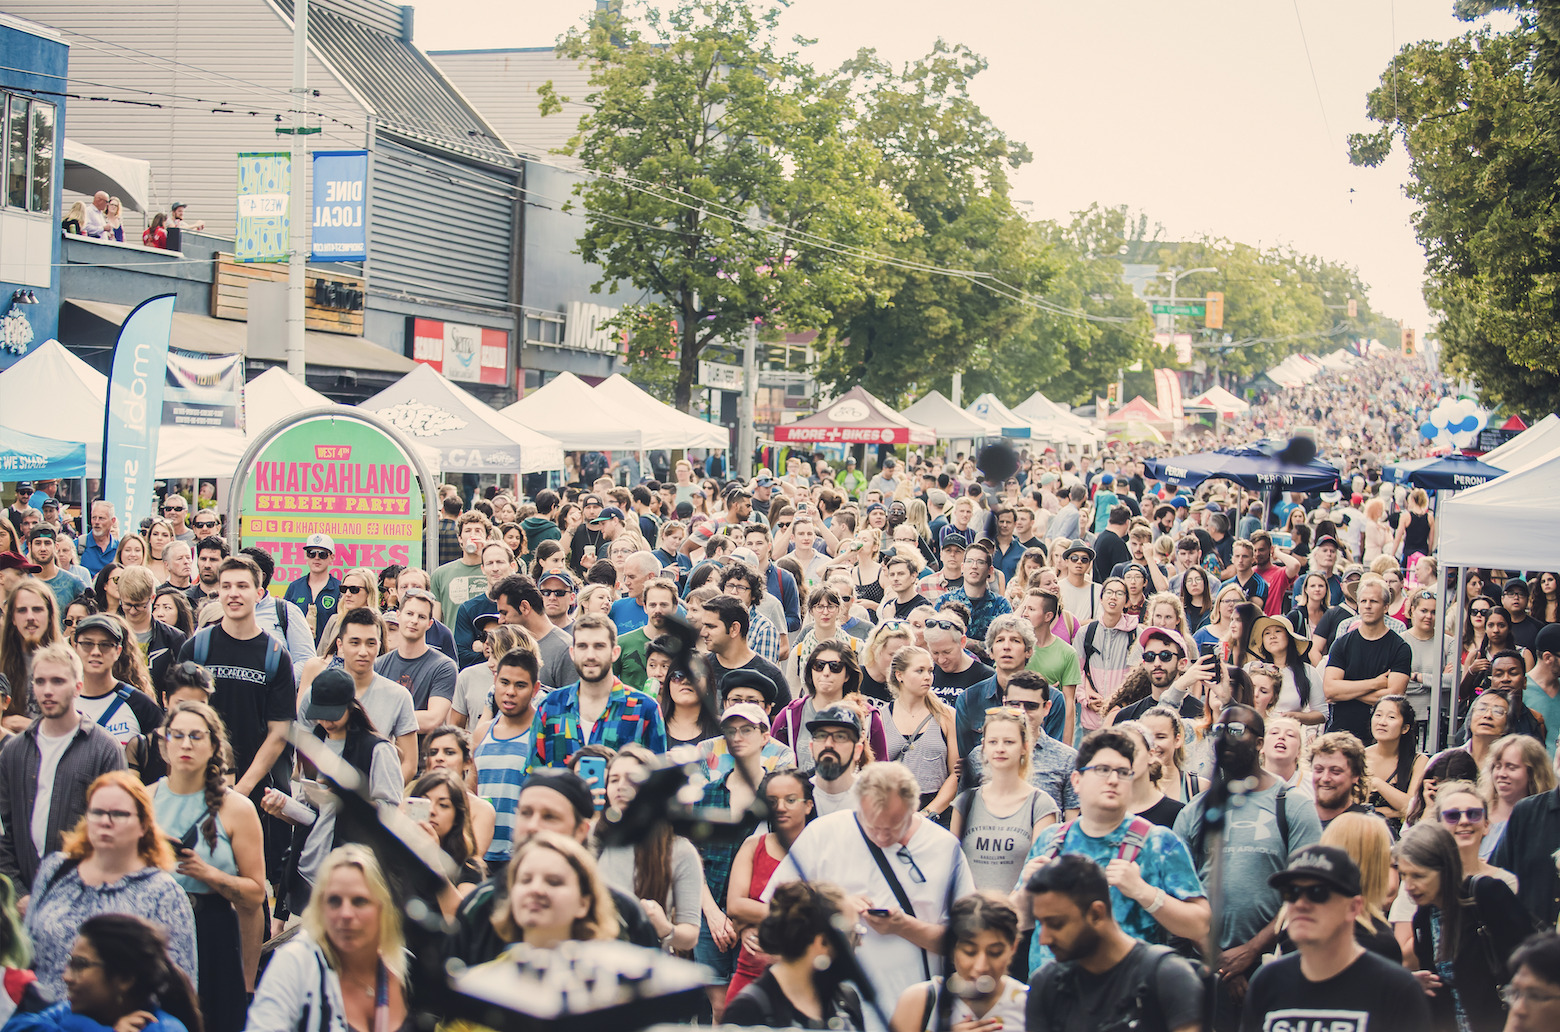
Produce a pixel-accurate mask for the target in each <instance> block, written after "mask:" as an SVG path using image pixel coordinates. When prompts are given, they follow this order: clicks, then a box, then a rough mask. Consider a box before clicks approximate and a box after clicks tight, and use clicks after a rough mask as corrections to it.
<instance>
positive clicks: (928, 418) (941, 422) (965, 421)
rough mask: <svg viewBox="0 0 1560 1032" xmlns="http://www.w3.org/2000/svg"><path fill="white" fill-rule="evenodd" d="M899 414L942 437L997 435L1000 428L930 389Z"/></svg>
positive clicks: (955, 438)
mask: <svg viewBox="0 0 1560 1032" xmlns="http://www.w3.org/2000/svg"><path fill="white" fill-rule="evenodd" d="M900 415H902V416H904V417H905V418H906V419H908V420H911V421H912V422H916V423H920V424H921V425H922V426H929V427H931V428H932V429H933V430H934V431H935V432H936V433H937V436H938V437H939V438H941V439H942V440H945V441H962V440H972V441H973V440H976V439H977V438H981V437H1000V436H1002V428H1001V427H999V426H995V425H993V424H991V423H988V422H987V421H986V420H984V419H981V418H979V417H978V416H974V415H971V414H970V413H968V412H966V411H964V410H963V409H961V408H959V406H957V405H955V404H954V403H953V402H951V401H949V400H948V399H947V398H946V397H944V396H943V393H942V392H941V391H932V392H930V393H928V394H927V395H926V396H925V397H923V398H921V399H920V400H919V401H917V402H916V403H915V404H914V405H911V406H910V407H909V408H907V409H905V410H904V411H903V412H901V413H900Z"/></svg>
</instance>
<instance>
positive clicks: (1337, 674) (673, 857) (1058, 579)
mask: <svg viewBox="0 0 1560 1032" xmlns="http://www.w3.org/2000/svg"><path fill="white" fill-rule="evenodd" d="M1439 390H1440V384H1439V383H1438V382H1436V381H1435V380H1434V379H1433V378H1432V377H1430V376H1428V375H1427V374H1425V373H1424V372H1423V370H1422V368H1419V367H1415V366H1412V365H1410V364H1409V363H1407V362H1405V361H1399V360H1397V359H1392V358H1377V359H1373V360H1372V361H1370V362H1369V363H1366V364H1361V365H1358V366H1356V367H1354V368H1351V369H1347V370H1343V371H1335V372H1329V373H1326V374H1324V375H1323V376H1321V377H1319V378H1318V379H1317V380H1315V381H1313V382H1312V383H1311V384H1310V385H1307V386H1305V387H1302V388H1299V389H1295V390H1290V391H1284V392H1281V393H1278V394H1275V395H1272V396H1268V397H1266V398H1263V399H1261V400H1260V403H1259V404H1257V405H1255V406H1254V407H1253V408H1252V410H1251V411H1250V412H1249V413H1247V414H1245V415H1244V416H1242V417H1239V418H1237V419H1236V420H1235V421H1233V423H1231V424H1228V425H1224V426H1222V427H1221V428H1220V429H1219V430H1218V431H1217V432H1216V435H1215V437H1214V438H1213V440H1215V441H1224V442H1228V443H1247V442H1250V441H1252V440H1255V439H1257V438H1261V437H1272V438H1278V439H1287V438H1288V437H1290V436H1293V435H1295V434H1304V433H1311V434H1313V435H1314V436H1316V437H1317V438H1318V439H1319V440H1320V441H1321V442H1322V453H1323V456H1324V457H1325V458H1326V459H1327V460H1329V461H1331V462H1333V463H1335V464H1336V465H1338V466H1339V468H1340V470H1341V471H1342V474H1343V475H1342V477H1341V480H1340V482H1339V483H1338V485H1337V486H1336V488H1335V489H1334V490H1331V491H1326V492H1317V493H1312V494H1303V493H1302V494H1292V495H1290V494H1286V495H1282V496H1278V497H1276V498H1270V497H1267V496H1265V495H1259V494H1255V493H1250V492H1247V491H1244V490H1241V489H1240V488H1238V487H1236V486H1235V485H1233V484H1231V483H1228V482H1224V481H1208V482H1207V483H1205V484H1203V485H1202V486H1201V487H1200V488H1199V489H1198V490H1195V491H1184V490H1177V489H1176V488H1175V487H1173V486H1171V485H1168V484H1164V483H1160V482H1156V481H1155V480H1153V479H1152V478H1151V477H1148V476H1145V473H1144V466H1143V461H1142V460H1143V459H1145V458H1147V457H1149V456H1150V454H1152V453H1151V452H1150V451H1148V450H1145V447H1144V446H1136V445H1134V446H1110V447H1107V448H1105V449H1104V450H1103V451H1102V452H1101V453H1100V454H1096V455H1087V456H1085V455H1060V454H1057V453H1056V452H1054V451H1052V450H1051V449H1049V448H1044V447H1042V446H1040V445H1038V444H1037V445H1035V446H1034V447H1032V448H1030V447H1023V443H1022V442H1020V447H1019V448H1018V449H1017V450H1016V451H1015V450H1011V449H1009V450H1004V449H1002V448H995V449H982V450H980V451H979V452H977V453H974V454H963V453H959V452H953V453H950V454H938V455H935V456H934V455H933V454H931V450H930V449H926V450H922V451H911V452H910V454H908V455H907V454H904V453H903V451H901V453H899V454H895V453H894V452H893V451H892V450H891V449H884V450H882V451H881V452H877V453H869V454H865V455H864V454H861V453H859V452H858V453H857V454H847V455H845V456H844V457H842V458H830V457H827V456H825V455H823V454H821V453H819V454H814V453H801V452H791V453H784V452H773V453H769V456H768V458H769V461H770V462H771V466H766V467H765V468H761V469H759V470H758V471H757V473H756V475H754V476H752V477H750V478H745V479H726V478H723V477H719V476H715V475H711V471H712V470H713V464H712V466H711V469H710V470H707V469H705V468H704V467H700V466H696V465H695V464H694V463H693V462H691V461H689V460H687V459H681V460H678V461H676V462H675V464H673V465H672V467H671V468H670V469H668V470H667V474H668V476H667V479H666V480H665V481H664V482H663V481H659V480H655V479H652V478H650V477H645V478H642V479H640V480H639V481H638V482H634V483H621V482H619V481H620V479H626V478H620V477H618V476H615V475H614V473H615V472H617V471H616V470H615V468H609V469H607V470H605V471H603V472H602V475H601V476H599V477H597V478H596V479H594V480H593V481H590V482H583V483H571V484H568V485H566V486H563V487H562V488H559V489H542V490H538V491H537V492H536V493H535V495H534V496H533V497H519V496H516V495H514V494H509V493H505V492H503V491H499V490H496V489H494V490H488V491H485V492H482V493H481V494H480V497H475V498H471V497H463V496H462V493H461V492H460V491H459V490H458V489H457V488H456V487H455V486H454V485H446V486H445V487H444V488H443V489H442V491H441V497H440V498H439V499H438V514H437V518H438V521H439V526H438V555H436V556H429V557H428V559H427V562H426V564H425V565H426V567H427V569H423V568H420V567H406V568H401V567H389V568H386V569H383V570H371V569H366V568H363V567H347V566H344V565H342V564H341V563H340V562H338V561H337V558H336V557H337V548H336V544H335V542H334V541H332V540H331V538H330V537H329V536H328V535H325V534H316V535H314V536H312V537H310V538H309V540H308V541H307V543H306V545H305V548H304V552H303V558H304V559H305V560H306V564H307V572H306V574H305V575H304V576H301V577H299V578H298V579H297V580H294V581H292V582H291V583H288V584H285V585H284V584H273V583H272V575H273V573H274V572H275V566H276V560H277V557H275V556H272V555H270V554H268V553H267V552H266V551H264V550H262V549H257V548H242V549H238V550H236V551H235V550H233V548H232V546H231V545H230V542H229V540H228V538H227V537H226V536H225V535H224V534H223V528H222V525H221V520H220V518H219V517H218V516H217V514H216V511H215V509H214V508H212V507H211V506H210V505H209V504H207V503H208V502H209V499H208V498H201V497H196V498H190V497H186V496H185V495H183V494H180V493H177V492H175V491H174V490H172V489H170V490H169V491H168V492H167V493H166V494H164V496H163V497H162V499H161V505H160V509H159V512H158V514H157V515H155V516H153V517H151V518H148V519H146V520H144V521H142V522H140V523H139V524H137V523H135V522H134V521H133V520H131V519H128V518H126V517H125V516H123V515H121V514H116V513H115V511H114V509H113V507H112V506H111V505H110V504H109V503H107V502H104V501H98V502H95V503H92V504H91V505H90V507H89V511H88V512H87V513H86V520H85V524H86V525H85V526H83V527H81V528H80V529H79V532H78V530H77V528H75V527H73V526H71V524H70V521H69V519H68V518H62V515H61V512H60V504H59V502H58V499H57V494H55V493H52V491H53V486H54V485H50V484H48V483H40V484H35V485H34V484H29V485H24V486H23V489H20V490H18V492H17V493H16V496H15V498H14V500H13V504H12V506H11V507H10V508H9V509H7V510H6V511H5V512H4V516H5V519H4V520H0V596H3V600H4V607H5V608H4V615H3V619H0V677H3V681H4V683H3V686H0V687H3V689H4V691H5V707H4V710H3V716H0V723H3V734H4V736H5V737H4V741H3V744H0V825H3V832H0V875H3V877H0V966H3V968H4V971H3V978H0V982H3V986H4V990H5V991H4V992H0V1018H4V1019H5V1027H6V1029H7V1030H10V1029H13V1028H14V1029H21V1030H31V1029H56V1028H67V1027H68V1028H72V1029H79V1030H87V1032H90V1030H95V1029H98V1028H100V1027H101V1028H109V1029H114V1030H115V1032H148V1030H152V1032H161V1030H169V1032H179V1030H181V1029H183V1030H188V1032H200V1030H202V1029H205V1030H214V1032H229V1030H238V1029H251V1030H255V1032H284V1030H285V1032H293V1030H302V1032H345V1030H352V1032H395V1030H401V1029H411V1028H424V1029H431V1028H433V1027H434V1026H435V1025H437V1024H440V1023H445V1024H447V1025H448V1024H449V1023H450V1022H451V1019H452V1017H453V1016H454V1014H455V1011H454V1009H453V1008H452V1005H451V1003H450V1000H451V998H452V997H451V993H450V985H451V980H452V979H456V980H457V981H458V978H459V976H461V975H462V974H464V973H467V972H475V971H477V970H486V971H492V970H495V968H494V967H493V966H497V968H498V969H501V968H502V966H503V965H506V964H513V963H514V962H515V959H516V958H517V957H519V956H533V957H534V956H536V955H538V954H539V953H545V952H546V951H552V950H557V949H558V948H560V946H562V944H564V943H566V942H569V941H577V940H586V941H589V940H611V939H619V940H624V941H627V942H630V943H634V944H637V945H639V946H641V947H644V948H645V949H646V950H654V951H661V952H663V953H667V954H676V955H679V956H682V957H686V958H691V959H692V960H694V961H697V962H698V963H699V964H701V965H704V966H705V968H707V969H708V970H707V971H706V976H707V988H706V990H705V996H706V998H707V999H706V1001H705V1006H704V1012H703V1016H702V1017H701V1018H700V1019H699V1020H700V1021H701V1022H702V1023H706V1024H707V1023H727V1024H734V1025H747V1026H773V1027H800V1028H833V1029H868V1028H871V1029H882V1028H885V1027H887V1028H891V1029H893V1030H895V1032H921V1030H932V1029H941V1028H951V1029H954V1030H956V1032H996V1030H998V1029H1018V1028H1029V1029H1034V1030H1055V1032H1097V1030H1113V1029H1142V1030H1145V1032H1153V1030H1164V1032H1185V1030H1191V1029H1200V1028H1203V1027H1211V1028H1214V1029H1219V1030H1230V1032H1236V1030H1240V1032H1258V1030H1261V1032H1323V1030H1325V1032H1346V1030H1347V1032H1392V1030H1403V1032H1409V1030H1413V1032H1419V1030H1423V1029H1434V1030H1437V1032H1498V1030H1502V1029H1504V1030H1507V1032H1538V1030H1541V1029H1543V1030H1553V1029H1556V1028H1560V936H1557V935H1556V932H1555V929H1556V923H1557V919H1560V874H1557V869H1556V867H1557V851H1560V790H1557V787H1556V771H1555V749H1556V739H1557V736H1560V577H1557V574H1556V572H1554V571H1520V570H1479V571H1471V574H1470V576H1469V577H1468V578H1467V591H1466V592H1464V593H1462V594H1461V597H1456V598H1443V595H1445V594H1446V593H1447V592H1448V591H1449V590H1451V589H1448V588H1447V586H1446V585H1447V583H1448V582H1447V579H1446V577H1445V576H1443V574H1442V572H1441V571H1440V570H1438V567H1437V562H1436V547H1435V544H1436V531H1437V528H1436V524H1435V518H1434V513H1433V512H1432V511H1431V507H1430V504H1429V500H1428V498H1427V497H1426V496H1425V495H1424V493H1423V492H1422V491H1418V490H1413V491H1405V490H1403V489H1402V488H1399V487H1396V486H1394V485H1392V484H1388V483H1384V482H1383V481H1382V479H1381V469H1382V466H1383V464H1384V463H1386V462H1389V461H1391V460H1393V459H1398V458H1405V457H1410V456H1412V455H1417V454H1419V453H1420V452H1422V451H1423V442H1422V441H1420V439H1419V438H1418V436H1417V428H1418V426H1419V423H1420V421H1421V420H1420V418H1416V417H1417V416H1419V415H1420V414H1421V413H1422V412H1423V411H1424V410H1425V409H1427V408H1428V407H1429V406H1430V405H1432V404H1434V401H1435V399H1436V398H1437V397H1438V392H1439ZM1163 447H1164V446H1158V449H1157V450H1158V451H1160V452H1162V451H1163ZM1275 503H1276V504H1275ZM1442 606H1444V607H1445V608H1446V609H1447V610H1448V615H1447V617H1446V618H1445V620H1444V626H1445V629H1446V632H1445V633H1442V631H1441V630H1440V627H1441V623H1438V620H1437V613H1438V609H1440V608H1441V607H1442ZM1454 617H1455V618H1454ZM1454 660H1455V662H1454ZM1453 670H1456V671H1457V672H1458V673H1457V676H1456V677H1455V678H1454V675H1453ZM1454 681H1455V683H1454ZM1437 700H1440V701H1441V707H1440V710H1439V711H1438V710H1437V709H1436V705H1435V704H1436V701H1437ZM1431 743H1437V744H1438V745H1439V746H1440V747H1439V748H1437V749H1435V750H1434V751H1433V752H1432V750H1431ZM671 768H679V769H680V770H682V771H683V772H684V774H685V775H686V776H687V779H688V783H687V786H685V787H684V789H683V790H682V791H681V792H680V793H679V794H678V803H677V805H687V806H692V807H693V812H695V813H697V814H703V815H706V817H707V818H708V819H706V820H704V821H703V822H702V823H700V822H698V821H693V822H689V821H677V822H674V821H672V820H669V819H667V817H668V812H667V811H665V810H664V808H663V809H652V808H651V807H655V806H661V805H662V804H661V803H659V802H656V801H655V800H651V799H649V798H648V796H649V794H650V793H649V792H648V790H647V791H646V793H645V796H646V797H642V798H639V799H638V800H637V801H636V793H638V792H639V790H640V789H641V787H642V786H644V785H647V784H649V783H650V782H649V781H647V778H649V777H650V776H651V775H652V774H655V775H656V776H657V777H660V776H662V775H663V773H664V772H665V771H666V770H668V769H671ZM344 772H345V773H344ZM343 777H346V778H347V780H348V781H350V782H351V783H352V784H354V785H356V786H358V791H359V793H360V794H361V795H362V796H365V797H366V798H367V799H369V800H371V802H372V804H374V805H376V806H377V807H378V808H379V812H380V813H381V815H382V817H383V819H384V821H385V822H386V823H385V825H384V826H377V825H376V824H375V822H368V823H365V822H364V821H363V820H362V819H361V816H360V815H359V814H357V811H356V810H355V809H354V808H353V807H354V806H357V807H361V806H363V805H364V804H362V803H361V802H358V801H356V797H354V799H353V800H349V799H347V798H345V797H343V795H342V794H341V793H340V792H338V791H337V790H336V789H335V788H334V787H333V786H334V785H337V784H340V783H341V782H342V780H343ZM694 804H696V806H694ZM744 818H746V822H745V823H744V822H743V819H744ZM386 827H388V828H389V829H391V830H392V831H395V832H396V834H397V835H399V838H398V839H396V841H400V842H403V843H411V845H412V846H413V847H417V848H420V849H421V850H422V851H423V853H424V855H433V856H435V857H438V858H442V859H441V862H440V863H439V864H438V865H437V866H438V870H437V872H433V871H429V872H422V871H421V870H420V865H417V864H414V863H409V862H407V860H406V856H407V854H405V853H404V852H402V851H398V849H397V848H396V847H395V846H394V845H393V843H392V844H390V845H387V841H388V833H387V832H385V830H384V829H385V828H386ZM412 868H419V870H418V871H417V872H415V873H412V871H411V869H412ZM485 966H486V967H485Z"/></svg>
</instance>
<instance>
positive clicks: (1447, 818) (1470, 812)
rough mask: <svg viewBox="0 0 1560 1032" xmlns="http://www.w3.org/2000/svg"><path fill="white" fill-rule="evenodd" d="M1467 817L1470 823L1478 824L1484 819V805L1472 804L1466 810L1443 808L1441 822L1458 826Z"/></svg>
mask: <svg viewBox="0 0 1560 1032" xmlns="http://www.w3.org/2000/svg"><path fill="white" fill-rule="evenodd" d="M1464 818H1466V819H1467V821H1468V823H1469V824H1478V823H1479V822H1481V821H1482V820H1484V807H1482V806H1470V807H1468V808H1467V809H1466V810H1442V811H1441V823H1442V824H1446V825H1449V826H1451V827H1454V828H1455V827H1456V826H1457V825H1459V824H1461V823H1462V822H1463V820H1464Z"/></svg>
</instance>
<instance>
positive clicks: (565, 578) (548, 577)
mask: <svg viewBox="0 0 1560 1032" xmlns="http://www.w3.org/2000/svg"><path fill="white" fill-rule="evenodd" d="M553 580H555V581H561V582H562V583H563V585H564V587H566V588H568V589H570V590H571V591H572V590H573V589H574V575H573V574H572V573H570V572H568V571H567V570H553V571H551V572H549V573H544V574H542V575H541V576H540V577H538V578H537V579H536V586H537V587H541V586H542V585H543V584H546V583H547V582H548V581H553Z"/></svg>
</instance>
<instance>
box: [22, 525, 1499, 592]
mask: <svg viewBox="0 0 1560 1032" xmlns="http://www.w3.org/2000/svg"><path fill="white" fill-rule="evenodd" d="M33 533H34V534H36V533H38V531H37V530H36V529H35V530H34V531H33ZM1500 593H1501V595H1502V597H1504V596H1506V595H1526V594H1527V593H1528V582H1527V581H1525V580H1523V579H1522V578H1521V577H1513V578H1511V579H1510V580H1509V581H1507V582H1506V586H1505V587H1503V588H1501V589H1500Z"/></svg>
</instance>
